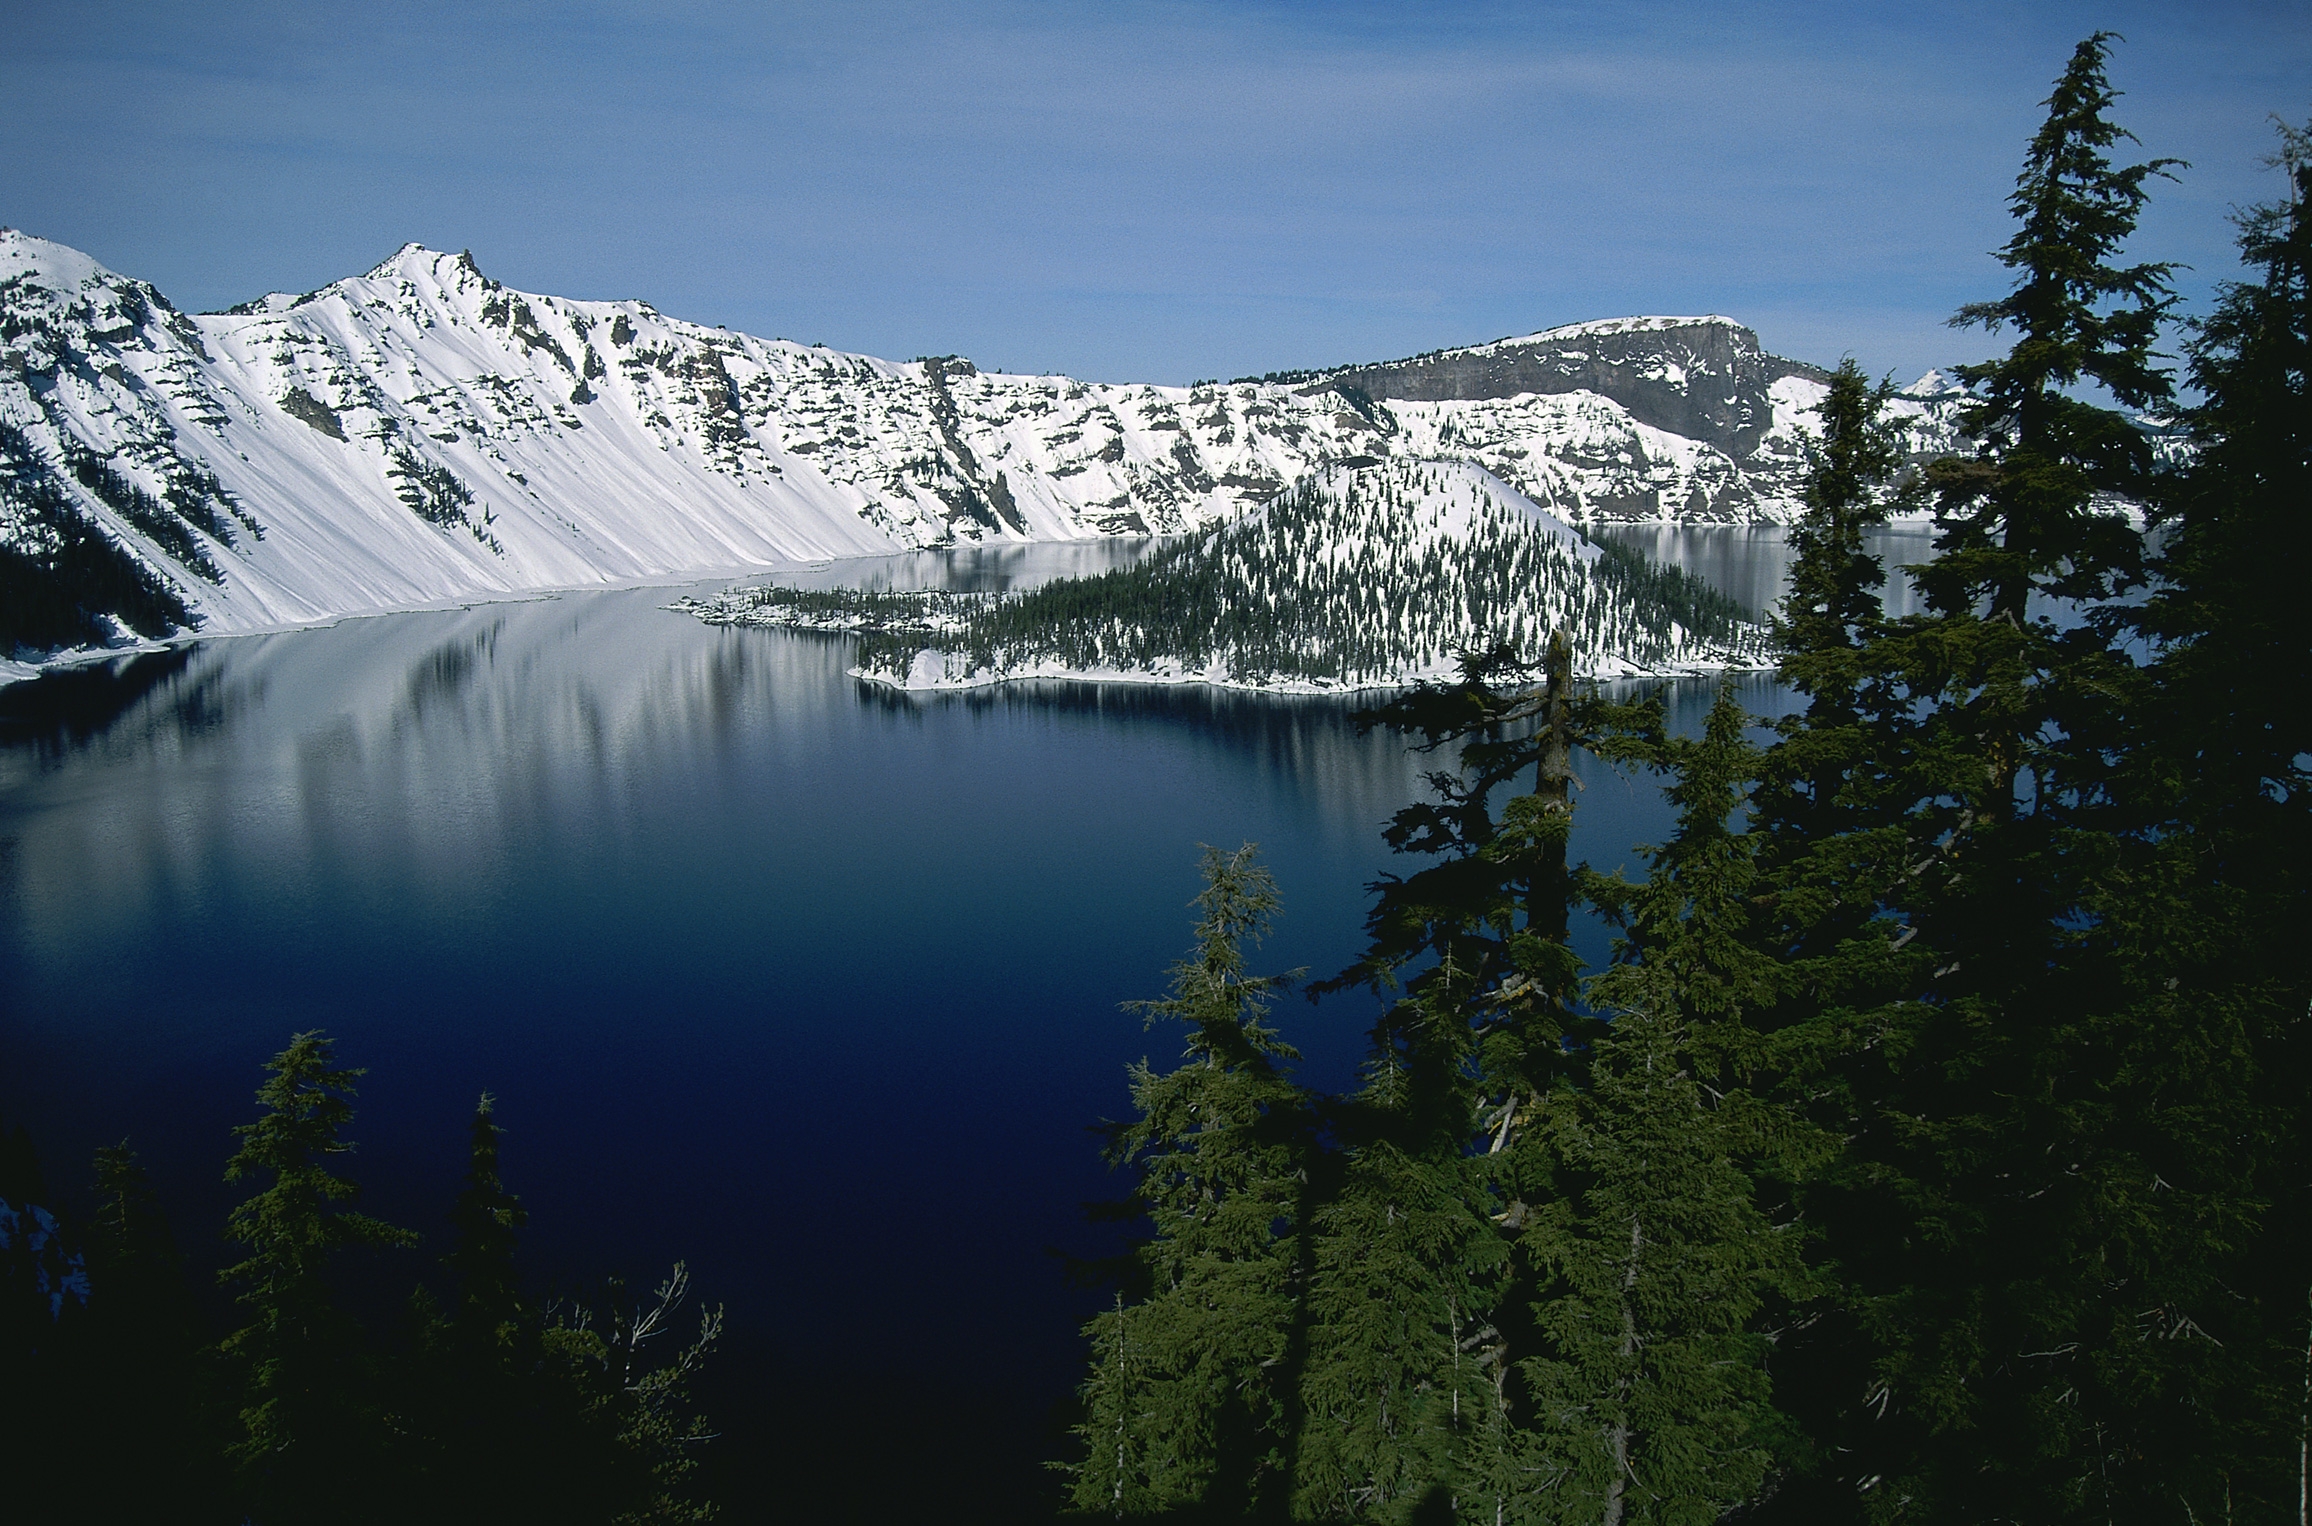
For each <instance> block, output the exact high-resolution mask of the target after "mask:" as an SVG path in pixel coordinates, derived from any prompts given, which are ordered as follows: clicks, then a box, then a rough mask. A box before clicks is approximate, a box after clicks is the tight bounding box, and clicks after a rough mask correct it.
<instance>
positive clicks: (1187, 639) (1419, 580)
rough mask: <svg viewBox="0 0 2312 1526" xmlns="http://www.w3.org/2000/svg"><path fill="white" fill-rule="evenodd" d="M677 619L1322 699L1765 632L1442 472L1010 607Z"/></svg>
mask: <svg viewBox="0 0 2312 1526" xmlns="http://www.w3.org/2000/svg"><path fill="white" fill-rule="evenodd" d="M685 607H689V608H692V609H694V610H695V611H696V612H697V613H699V614H700V615H702V616H703V617H704V618H707V619H710V620H720V621H726V622H744V623H758V624H777V625H786V626H793V627H798V628H805V629H819V630H844V631H852V632H856V633H858V636H859V669H860V672H861V673H862V674H864V675H866V676H868V677H871V678H880V679H883V680H886V681H889V682H904V681H905V680H906V679H907V677H908V675H909V673H910V670H911V669H912V668H913V667H914V665H915V663H916V661H917V658H918V654H920V653H922V652H923V651H925V650H926V649H927V648H929V649H932V650H934V651H936V653H937V654H938V658H939V661H940V663H941V671H942V673H943V674H944V675H945V676H947V677H948V678H950V679H970V678H974V677H978V678H985V677H990V676H998V677H1000V676H1005V675H1024V674H1031V673H1034V672H1036V671H1038V670H1039V669H1047V668H1048V669H1058V670H1062V671H1067V672H1110V673H1163V674H1209V675H1212V676H1216V677H1218V678H1220V679H1221V680H1223V681H1225V682H1229V683H1236V684H1245V685H1259V686H1269V685H1305V686H1311V687H1324V688H1334V687H1342V688H1363V687H1383V686H1389V685H1395V684H1402V683H1405V682H1407V681H1408V680H1410V679H1411V678H1413V677H1416V676H1420V675H1436V674H1439V673H1442V672H1448V671H1450V670H1451V668H1452V666H1453V660H1454V654H1455V653H1457V652H1460V651H1464V650H1468V649H1470V648H1472V647H1484V646H1489V645H1492V644H1493V643H1496V642H1506V643H1509V644H1510V645H1512V646H1530V645H1533V644H1534V643H1536V642H1538V641H1539V640H1540V639H1541V638H1542V636H1543V635H1544V634H1545V633H1546V632H1549V631H1552V630H1562V631H1565V632H1567V633H1568V634H1569V635H1571V637H1572V638H1573V641H1574V643H1575V646H1576V649H1577V650H1578V651H1579V652H1580V653H1582V654H1583V657H1584V660H1585V664H1586V666H1587V667H1588V669H1589V670H1590V671H1593V672H1603V673H1607V674H1622V673H1629V672H1644V673H1662V672H1673V671H1677V670H1679V669H1681V668H1692V667H1714V666H1723V665H1726V664H1729V663H1731V664H1736V665H1743V664H1751V665H1755V664H1758V663H1760V662H1762V661H1763V659H1764V655H1765V651H1766V642H1765V634H1766V633H1765V631H1764V630H1763V629H1762V628H1761V627H1759V626H1757V625H1755V624H1753V623H1752V622H1751V621H1750V618H1749V616H1748V615H1747V613H1746V612H1745V611H1744V610H1743V609H1742V608H1741V606H1739V605H1737V604H1736V603H1735V602H1734V601H1733V600H1732V599H1729V598H1727V597H1726V596H1725V595H1724V594H1722V593H1720V592H1718V591H1717V590H1716V589H1714V588H1712V587H1711V586H1710V585H1709V584H1707V583H1705V582H1703V581H1702V580H1701V579H1700V578H1698V577H1695V576H1694V575H1692V574H1691V573H1688V572H1686V571H1684V570H1683V569H1681V568H1677V567H1672V566H1667V565H1665V564H1663V563H1659V562H1656V561H1653V560H1652V559H1651V558H1648V557H1646V556H1644V555H1642V554H1641V553H1639V552H1636V551H1633V550H1630V549H1628V548H1626V547H1623V546H1618V545H1611V544H1600V543H1597V542H1591V541H1587V540H1584V539H1583V538H1582V537H1580V536H1579V535H1577V534H1575V533H1574V532H1573V531H1571V530H1569V529H1567V528H1566V527H1565V526H1563V525H1560V524H1557V523H1556V522H1555V521H1553V520H1549V519H1545V518H1543V517H1541V516H1540V514H1539V511H1537V510H1534V509H1533V508H1532V506H1531V505H1530V504H1526V503H1525V502H1524V500H1523V499H1521V498H1519V497H1518V495H1517V494H1515V493H1514V492H1513V491H1512V490H1511V489H1509V488H1507V487H1506V486H1504V485H1503V484H1502V483H1500V482H1499V481H1498V480H1497V479H1495V478H1493V477H1491V476H1490V475H1488V474H1486V473H1485V472H1483V471H1481V470H1479V469H1478V468H1475V467H1472V466H1467V465H1461V464H1456V463H1450V462H1441V461H1406V460H1390V461H1383V462H1378V463H1375V464H1373V465H1369V466H1365V467H1360V468H1347V469H1343V470H1341V471H1340V472H1338V473H1336V474H1334V475H1333V477H1332V478H1331V479H1330V480H1326V479H1320V478H1311V479H1309V480H1306V481H1303V482H1301V483H1299V484H1297V485H1296V486H1294V487H1293V488H1292V489H1291V490H1289V491H1288V492H1286V493H1284V494H1283V495H1281V496H1280V497H1278V498H1277V499H1276V500H1274V501H1273V502H1271V503H1269V504H1268V505H1267V506H1266V507H1264V508H1263V509H1261V510H1260V512H1258V513H1256V514H1252V515H1249V516H1247V517H1246V518H1244V519H1241V520H1239V521H1237V522H1236V523H1234V524H1231V525H1228V526H1225V527H1224V528H1222V529H1219V530H1216V531H1213V532H1212V533H1211V534H1209V535H1206V536H1199V537H1195V538H1192V539H1188V540H1183V541H1179V542H1175V543H1174V544H1172V545H1169V546H1165V547H1162V548H1160V549H1159V550H1157V551H1156V552H1154V553H1153V554H1151V555H1150V556H1148V557H1147V558H1146V559H1144V560H1142V561H1140V562H1138V563H1136V564H1135V565H1133V566H1131V567H1126V568H1119V569H1117V570H1115V571H1112V572H1107V573H1103V574H1101V575H1100V576H1098V577H1092V578H1067V579H1061V580H1058V581H1055V582H1051V583H1047V584H1045V585H1044V586H1042V587H1041V588H1037V589H1035V590H1032V591H1030V592H1028V593H1024V594H1018V595H1014V596H1000V597H999V596H995V595H987V594H951V593H937V592H860V591H856V590H849V589H815V590H806V589H795V588H785V587H771V588H757V589H747V590H741V591H738V592H734V593H731V594H726V595H724V596H722V597H721V598H719V599H716V600H712V601H707V602H704V603H694V604H692V605H689V606H685Z"/></svg>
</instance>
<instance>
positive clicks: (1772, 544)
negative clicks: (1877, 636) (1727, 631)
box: [1598, 524, 1935, 617]
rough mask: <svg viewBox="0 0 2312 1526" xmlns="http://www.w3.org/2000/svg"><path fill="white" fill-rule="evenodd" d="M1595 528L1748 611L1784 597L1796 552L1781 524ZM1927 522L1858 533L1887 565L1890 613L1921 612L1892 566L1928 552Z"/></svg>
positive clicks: (1884, 595) (1885, 593) (1930, 531)
mask: <svg viewBox="0 0 2312 1526" xmlns="http://www.w3.org/2000/svg"><path fill="white" fill-rule="evenodd" d="M1598 533H1600V534H1604V535H1609V536H1611V537H1612V538H1613V539H1614V540H1615V541H1617V542H1619V543H1620V544H1622V545H1625V546H1630V547H1633V548H1635V549H1637V550H1639V551H1643V552H1645V553H1646V554H1647V555H1648V556H1651V557H1653V558H1654V559H1655V560H1657V561H1663V562H1669V563H1671V564H1673V565H1675V566H1679V567H1683V568H1685V569H1686V570H1687V571H1688V572H1693V573H1699V574H1700V575H1701V576H1703V577H1705V578H1708V579H1709V580H1710V581H1711V582H1712V583H1714V584H1716V585H1717V587H1718V588H1719V590H1720V591H1721V592H1723V593H1725V594H1726V595H1727V596H1728V597H1730V598H1732V599H1734V600H1735V601H1736V602H1737V603H1739V604H1740V605H1741V606H1742V607H1743V608H1745V609H1747V610H1749V611H1750V612H1751V613H1752V615H1754V616H1763V615H1766V614H1769V613H1771V612H1772V611H1773V610H1774V609H1775V607H1776V606H1777V605H1779V604H1780V603H1781V602H1782V596H1783V594H1784V593H1785V592H1786V591H1787V588H1786V585H1787V583H1788V582H1789V578H1790V564H1791V563H1792V562H1793V561H1794V560H1796V556H1795V554H1794V553H1793V551H1792V550H1791V547H1790V530H1789V528H1788V527H1787V526H1784V525H1604V526H1600V527H1598ZM1934 539H1935V531H1934V527H1933V526H1932V525H1926V524H1901V525H1882V526H1880V527H1879V528H1877V529H1875V530H1872V531H1870V532H1868V533H1867V534H1865V535H1864V536H1863V546H1864V549H1866V550H1868V551H1869V552H1870V553H1871V554H1872V555H1873V556H1876V557H1877V558H1878V559H1879V562H1880V564H1881V565H1882V566H1884V567H1885V568H1886V569H1887V581H1886V586H1885V587H1884V588H1883V589H1881V590H1880V596H1881V597H1880V602H1881V603H1882V604H1884V605H1885V607H1886V612H1887V613H1888V614H1890V615H1894V616H1898V617H1899V616H1903V615H1915V614H1922V613H1924V612H1925V609H1926V606H1925V604H1924V602H1923V601H1922V600H1921V599H1920V597H1919V592H1918V589H1917V588H1916V587H1915V586H1913V585H1912V583H1911V580H1910V579H1909V578H1907V577H1905V576H1903V574H1902V573H1901V572H1900V571H1898V570H1897V569H1899V568H1901V567H1904V566H1916V565H1917V564H1919V563H1921V562H1926V561H1931V560H1933V557H1934Z"/></svg>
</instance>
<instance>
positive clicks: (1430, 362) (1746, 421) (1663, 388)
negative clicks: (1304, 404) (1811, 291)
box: [1328, 317, 1830, 460]
mask: <svg viewBox="0 0 2312 1526" xmlns="http://www.w3.org/2000/svg"><path fill="white" fill-rule="evenodd" d="M1789 377H1799V378H1803V379H1805V380H1807V381H1810V382H1815V383H1827V382H1828V381H1829V380H1830V374H1829V373H1828V372H1826V371H1824V370H1822V369H1821V368H1820V367H1818V366H1810V365H1807V364H1805V363H1804V362H1802V361H1795V360H1785V359H1783V358H1782V357H1780V356H1778V355H1769V354H1767V353H1766V352H1765V351H1764V350H1762V349H1760V348H1759V345H1758V336H1757V335H1756V334H1754V333H1752V332H1751V331H1750V330H1749V329H1746V328H1744V327H1743V326H1742V325H1741V324H1739V323H1736V322H1734V321H1733V320H1732V319H1730V318H1716V317H1711V318H1624V319H1614V320H1608V321H1605V322H1601V323H1578V324H1574V325H1571V326H1570V327H1566V328H1557V329H1549V330H1545V331H1544V332H1542V333H1539V334H1532V335H1528V336H1527V337H1525V338H1522V339H1503V340H1498V341H1496V342H1495V343H1493V344H1486V345H1476V346H1473V347H1471V348H1468V349H1462V350H1442V351H1439V352H1438V353H1436V354H1433V355H1422V356H1416V357H1415V358H1413V359H1411V360H1395V361H1389V362H1386V363H1384V364H1381V365H1369V366H1350V367H1346V368H1344V369H1342V370H1339V371H1336V372H1333V373H1332V374H1331V376H1330V377H1329V378H1328V380H1330V381H1331V382H1332V383H1333V384H1335V385H1337V386H1339V387H1341V388H1343V389H1350V388H1353V389H1355V390H1356V391H1357V392H1360V393H1362V394H1364V395H1365V396H1367V397H1369V398H1373V399H1376V400H1380V401H1388V400H1392V399H1403V400H1406V401H1409V402H1445V401H1456V402H1472V401H1477V400H1480V399H1494V398H1512V397H1517V396H1520V395H1524V394H1533V395H1535V396H1541V397H1557V396H1563V395H1564V394H1566V393H1571V392H1589V393H1594V394H1596V395H1597V396H1599V397H1602V398H1607V399H1609V400H1611V401H1613V402H1615V403H1618V404H1620V405H1621V407H1622V408H1623V409H1625V410H1626V411H1627V412H1628V413H1629V415H1630V417H1631V418H1633V419H1635V420H1637V421H1638V422H1639V423H1641V424H1646V425H1649V426H1651V427H1653V428H1655V429H1660V430H1663V431H1666V432H1667V433H1670V434H1675V435H1683V436H1685V437H1686V438H1687V439H1690V440H1699V441H1701V442H1703V443H1704V444H1707V445H1711V446H1714V447H1716V448H1717V449H1719V450H1721V451H1724V452H1725V453H1726V454H1727V455H1729V456H1731V457H1734V458H1735V459H1736V460H1741V459H1743V458H1746V457H1749V456H1752V455H1755V454H1756V453H1757V451H1758V448H1759V446H1760V445H1761V444H1763V443H1764V441H1765V439H1766V436H1767V434H1768V432H1769V431H1771V430H1772V429H1773V428H1774V397H1773V387H1774V384H1775V383H1776V382H1778V381H1782V380H1784V379H1785V378H1789Z"/></svg>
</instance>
